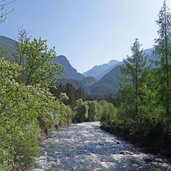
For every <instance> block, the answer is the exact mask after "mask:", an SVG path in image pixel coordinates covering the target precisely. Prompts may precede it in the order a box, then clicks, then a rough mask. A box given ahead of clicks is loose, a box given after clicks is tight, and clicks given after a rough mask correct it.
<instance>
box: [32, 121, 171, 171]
mask: <svg viewBox="0 0 171 171" xmlns="http://www.w3.org/2000/svg"><path fill="white" fill-rule="evenodd" d="M41 149H42V155H41V156H40V157H38V158H36V164H37V169H33V171H103V170H104V171H171V163H169V161H168V160H167V159H166V158H164V157H161V156H159V155H152V154H147V153H144V152H142V150H141V149H140V148H136V147H135V146H134V145H132V144H130V143H128V142H126V141H124V140H122V139H120V138H118V137H117V136H114V135H111V134H109V133H106V132H105V131H103V130H101V129H100V123H99V122H91V123H89V122H88V123H80V124H72V125H71V126H69V127H65V128H60V129H58V130H57V131H53V132H52V133H51V135H49V137H48V139H46V140H44V141H42V142H41Z"/></svg>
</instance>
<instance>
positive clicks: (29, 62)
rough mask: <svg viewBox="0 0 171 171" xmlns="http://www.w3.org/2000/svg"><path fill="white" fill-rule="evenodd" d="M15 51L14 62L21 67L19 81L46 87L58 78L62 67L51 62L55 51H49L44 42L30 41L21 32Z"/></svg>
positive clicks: (25, 34) (23, 32)
mask: <svg viewBox="0 0 171 171" xmlns="http://www.w3.org/2000/svg"><path fill="white" fill-rule="evenodd" d="M16 50H17V54H16V55H15V58H14V62H16V63H18V64H19V65H21V66H22V67H23V70H22V74H21V80H22V82H23V83H24V84H26V85H34V84H39V85H41V87H48V86H49V85H51V84H52V83H54V81H55V80H56V79H57V78H58V77H60V74H61V72H62V71H63V67H62V66H61V65H59V64H58V65H55V64H54V63H53V62H52V60H53V59H54V58H55V57H56V53H55V49H54V48H53V49H49V48H48V47H47V44H46V40H42V39H41V38H39V39H35V38H34V39H30V38H29V37H28V36H27V33H26V32H25V31H24V30H21V31H19V40H18V42H16Z"/></svg>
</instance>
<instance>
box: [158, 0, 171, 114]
mask: <svg viewBox="0 0 171 171" xmlns="http://www.w3.org/2000/svg"><path fill="white" fill-rule="evenodd" d="M157 24H158V26H159V30H158V35H159V37H158V39H156V41H155V43H156V46H155V48H156V52H157V54H158V56H159V58H160V62H158V63H157V64H158V71H157V72H158V74H157V75H158V77H157V80H158V90H159V91H158V92H159V95H158V96H159V100H160V101H161V103H162V105H163V107H164V109H165V111H164V113H165V114H166V115H170V108H171V104H170V103H171V13H170V12H169V8H168V7H167V4H166V1H165V0H164V2H163V6H162V8H161V10H160V12H159V19H158V21H157Z"/></svg>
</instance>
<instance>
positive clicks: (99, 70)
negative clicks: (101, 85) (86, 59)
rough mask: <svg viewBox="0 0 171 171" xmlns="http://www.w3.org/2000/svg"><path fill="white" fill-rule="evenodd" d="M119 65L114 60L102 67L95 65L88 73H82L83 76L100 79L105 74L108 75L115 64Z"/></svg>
mask: <svg viewBox="0 0 171 171" xmlns="http://www.w3.org/2000/svg"><path fill="white" fill-rule="evenodd" d="M118 63H119V61H116V60H112V61H110V62H109V63H107V64H103V65H96V66H94V67H93V68H92V69H90V70H89V71H87V72H85V73H83V75H84V76H87V77H88V76H92V77H95V78H96V79H98V80H99V79H101V78H102V77H103V76H104V75H105V74H106V73H108V72H109V71H111V70H112V69H113V68H114V67H115V66H116V65H117V64H118Z"/></svg>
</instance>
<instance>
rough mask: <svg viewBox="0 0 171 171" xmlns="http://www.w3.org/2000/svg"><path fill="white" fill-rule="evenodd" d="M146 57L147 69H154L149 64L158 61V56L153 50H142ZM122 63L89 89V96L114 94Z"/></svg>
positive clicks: (117, 87)
mask: <svg viewBox="0 0 171 171" xmlns="http://www.w3.org/2000/svg"><path fill="white" fill-rule="evenodd" d="M144 54H145V55H146V56H147V67H148V66H150V67H155V65H154V64H151V61H153V60H159V58H158V56H157V55H156V54H155V53H154V48H150V49H146V50H144ZM123 65H124V62H120V63H119V64H118V65H117V66H115V67H114V68H113V69H112V70H111V71H110V72H108V73H107V74H105V75H104V76H103V77H102V78H101V79H100V80H99V81H98V82H97V83H95V84H94V85H92V86H90V87H89V90H90V93H91V94H115V93H117V91H118V89H119V82H118V77H119V75H120V73H121V67H122V66H123Z"/></svg>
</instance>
